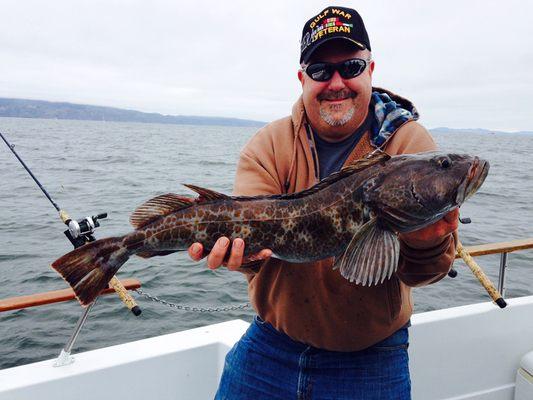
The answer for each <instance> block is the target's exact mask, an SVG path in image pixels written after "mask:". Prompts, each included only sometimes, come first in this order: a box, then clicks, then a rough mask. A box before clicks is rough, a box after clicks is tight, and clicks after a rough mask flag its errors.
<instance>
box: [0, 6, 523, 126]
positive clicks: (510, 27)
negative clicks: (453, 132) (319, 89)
mask: <svg viewBox="0 0 533 400" xmlns="http://www.w3.org/2000/svg"><path fill="white" fill-rule="evenodd" d="M286 3H288V4H286ZM339 4H340V5H346V6H351V7H357V9H358V10H359V11H360V13H361V14H362V15H363V18H364V19H365V22H366V25H367V29H368V31H369V35H370V40H371V43H372V48H373V53H374V58H375V60H376V70H375V74H374V83H375V84H376V85H381V86H384V87H387V88H389V89H390V90H393V91H396V92H398V93H400V94H402V95H404V96H406V97H408V98H410V99H411V100H413V101H414V102H415V104H416V105H417V107H418V108H419V110H420V112H421V114H422V122H423V123H424V124H425V125H426V126H428V127H435V126H450V127H486V128H492V129H500V130H533V116H532V115H533V114H532V113H531V112H529V110H530V109H532V108H533V107H532V106H533V104H532V100H530V98H529V97H530V96H528V95H529V93H531V90H532V89H533V79H532V77H531V72H530V70H531V66H532V64H533V46H532V43H531V41H532V39H531V38H532V37H533V27H532V25H531V24H530V23H529V20H528V19H529V16H530V15H531V14H532V11H533V5H532V4H531V3H530V2H520V1H507V2H505V3H502V2H497V1H468V2H466V1H458V0H453V1H447V2H428V1H407V2H393V1H375V0H374V1H359V2H357V3H354V2H341V3H339ZM327 5H329V2H327V3H326V2H321V1H305V2H303V1H302V2H298V3H296V2H283V1H269V2H249V1H237V2H216V1H207V2H187V3H186V2H170V1H151V2H148V1H118V0H115V1H90V2H89V1H85V2H83V1H59V0H58V1H55V2H40V1H14V0H8V1H3V2H2V11H3V12H2V14H3V16H4V18H3V23H2V24H1V25H0V60H1V62H0V96H2V97H21V98H35V99H45V100H58V101H59V100H61V101H71V102H79V103H89V104H99V105H109V106H116V107H124V108H133V109H138V110H141V111H152V112H162V113H169V114H185V115H210V116H215V115H216V116H228V117H239V118H253V119H261V120H265V121H269V120H272V119H275V118H279V117H282V116H284V115H287V114H288V113H289V112H290V109H291V105H292V103H293V102H294V100H295V99H296V98H297V97H298V95H299V93H300V86H299V82H298V81H297V79H296V72H297V69H298V57H299V43H298V41H299V35H300V32H301V27H302V25H303V23H304V22H305V21H306V20H307V19H308V18H309V17H311V16H312V15H313V14H315V13H317V12H318V11H320V10H321V9H322V8H323V7H325V6H327Z"/></svg>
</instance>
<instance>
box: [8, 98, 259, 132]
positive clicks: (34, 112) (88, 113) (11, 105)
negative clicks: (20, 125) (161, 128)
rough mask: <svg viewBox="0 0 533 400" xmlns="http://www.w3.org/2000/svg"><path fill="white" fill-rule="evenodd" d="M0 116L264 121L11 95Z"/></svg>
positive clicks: (229, 122)
mask: <svg viewBox="0 0 533 400" xmlns="http://www.w3.org/2000/svg"><path fill="white" fill-rule="evenodd" d="M0 117H12V118H45V119H70V120H85V121H112V122H144V123H159V124H177V125H221V126H250V127H261V126H264V125H266V122H262V121H254V120H248V119H239V118H224V117H202V116H190V115H163V114H158V113H144V112H141V111H135V110H125V109H121V108H114V107H103V106H91V105H87V104H74V103H66V102H52V101H44V100H27V99H12V98H0Z"/></svg>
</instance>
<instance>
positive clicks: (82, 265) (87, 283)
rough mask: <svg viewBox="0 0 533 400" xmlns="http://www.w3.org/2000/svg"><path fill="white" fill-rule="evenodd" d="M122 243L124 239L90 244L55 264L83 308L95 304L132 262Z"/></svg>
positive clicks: (54, 266)
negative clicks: (124, 267)
mask: <svg viewBox="0 0 533 400" xmlns="http://www.w3.org/2000/svg"><path fill="white" fill-rule="evenodd" d="M122 240H123V237H112V238H107V239H101V240H97V241H95V242H90V243H87V244H85V245H83V246H81V247H79V248H77V249H75V250H73V251H71V252H70V253H67V254H65V255H64V256H63V257H61V258H58V259H57V260H56V261H54V262H53V263H52V268H53V269H55V270H56V271H57V272H58V273H59V274H60V275H61V276H62V277H63V279H65V281H67V283H68V284H69V285H70V286H71V287H72V289H73V290H74V293H75V295H76V298H77V299H78V301H79V302H80V303H81V305H83V306H88V305H89V304H91V303H92V302H93V301H94V299H96V297H97V296H98V295H99V294H100V292H101V291H102V290H103V289H105V288H106V287H107V285H108V283H109V281H110V280H111V278H113V276H114V275H115V273H116V272H117V271H118V270H119V268H120V267H121V266H122V265H123V264H124V263H125V262H126V261H128V259H129V258H130V254H131V253H130V252H129V251H128V250H127V249H126V247H125V246H124V245H123V244H122Z"/></svg>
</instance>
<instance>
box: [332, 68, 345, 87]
mask: <svg viewBox="0 0 533 400" xmlns="http://www.w3.org/2000/svg"><path fill="white" fill-rule="evenodd" d="M345 87H346V85H345V84H344V81H343V79H342V77H341V75H340V74H339V71H335V72H334V73H333V76H332V77H331V79H330V80H329V84H328V89H330V90H340V89H344V88H345Z"/></svg>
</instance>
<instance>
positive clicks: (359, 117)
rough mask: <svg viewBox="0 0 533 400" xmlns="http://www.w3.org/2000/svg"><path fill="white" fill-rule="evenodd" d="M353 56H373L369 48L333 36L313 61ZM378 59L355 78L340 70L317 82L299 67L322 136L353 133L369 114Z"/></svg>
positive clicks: (336, 137)
mask: <svg viewBox="0 0 533 400" xmlns="http://www.w3.org/2000/svg"><path fill="white" fill-rule="evenodd" d="M351 58H362V59H365V60H366V59H368V58H370V52H369V51H368V50H355V49H354V48H353V47H352V46H351V45H350V44H348V43H345V42H343V41H338V40H333V41H331V42H328V43H325V44H324V45H322V46H321V47H320V48H319V49H317V51H316V52H315V53H314V54H313V56H312V58H311V60H310V61H309V64H312V63H315V62H332V63H335V62H340V61H344V60H348V59H351ZM373 70H374V63H373V62H372V63H371V64H370V66H367V68H366V69H365V70H364V71H363V73H362V74H361V75H359V76H357V77H355V78H352V79H343V78H342V77H341V76H340V75H339V72H338V71H335V73H334V75H333V76H332V78H331V79H330V80H329V81H326V82H316V81H314V80H312V79H311V78H310V77H309V76H308V75H307V74H306V73H305V72H302V71H299V73H298V78H299V79H300V82H301V84H302V89H303V102H304V106H305V110H306V114H307V117H308V119H309V122H310V123H311V125H312V126H313V128H315V129H316V130H317V131H318V133H319V134H321V136H324V138H325V139H328V140H330V141H338V140H342V139H344V138H345V137H346V136H347V135H349V134H352V133H353V132H354V131H355V129H357V128H358V127H359V125H361V124H362V123H363V121H364V119H365V118H366V115H367V113H368V105H369V104H370V96H371V94H372V71H373Z"/></svg>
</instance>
